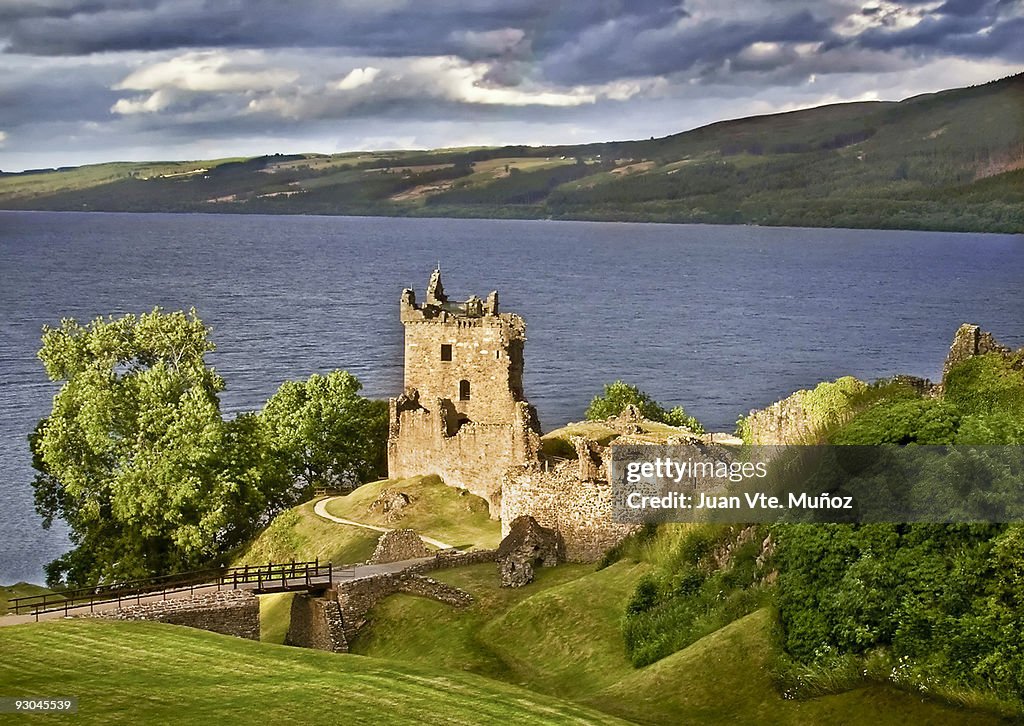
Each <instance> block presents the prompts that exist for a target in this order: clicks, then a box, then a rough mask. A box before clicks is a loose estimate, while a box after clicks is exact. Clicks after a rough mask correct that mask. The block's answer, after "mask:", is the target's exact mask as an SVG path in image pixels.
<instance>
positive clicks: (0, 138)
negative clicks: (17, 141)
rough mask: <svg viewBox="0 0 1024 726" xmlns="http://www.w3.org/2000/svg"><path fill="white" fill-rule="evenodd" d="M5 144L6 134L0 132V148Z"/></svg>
mask: <svg viewBox="0 0 1024 726" xmlns="http://www.w3.org/2000/svg"><path fill="white" fill-rule="evenodd" d="M6 143H7V132H6V131H0V146H3V145H4V144H6Z"/></svg>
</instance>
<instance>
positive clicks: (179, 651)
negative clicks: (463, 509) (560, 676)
mask: <svg viewBox="0 0 1024 726" xmlns="http://www.w3.org/2000/svg"><path fill="white" fill-rule="evenodd" d="M0 652H3V653H4V658H3V661H2V663H0V683H3V684H4V691H5V692H6V693H9V694H16V693H22V694H43V695H50V696H76V697H77V698H78V699H79V709H78V714H77V715H68V716H57V715H51V716H50V717H49V718H48V719H47V721H48V722H51V721H54V722H65V721H66V722H73V723H79V724H103V725H104V726H107V725H108V724H117V723H126V724H127V723H130V724H161V723H186V722H187V723H216V724H221V725H224V726H227V725H228V724H246V725H247V724H251V723H253V721H254V719H255V720H256V721H259V722H261V723H263V722H266V723H336V722H339V721H343V722H344V723H346V724H380V723H445V724H482V723H506V724H537V723H549V724H563V723H564V724H568V723H573V724H580V723H587V724H602V723H606V724H613V723H622V722H621V721H618V720H617V719H615V718H614V717H610V716H606V715H603V714H601V713H599V712H597V711H594V710H592V709H590V708H588V707H585V706H581V705H578V704H572V703H569V702H566V701H561V700H559V699H555V698H551V697H548V696H543V695H540V694H537V693H533V692H530V691H527V690H525V689H522V688H518V687H516V686H512V685H508V684H504V683H499V682H497V681H492V680H489V679H486V678H481V677H478V676H474V675H470V674H461V673H452V672H450V671H448V670H447V669H441V668H436V667H434V668H425V667H419V666H412V665H408V664H400V663H394V662H388V661H381V660H376V659H371V658H361V657H358V656H352V655H337V654H331V653H323V652H319V651H313V650H305V649H300V648H286V647H282V646H274V645H266V644H261V643H254V642H252V641H247V640H241V639H238V638H231V637H227V636H221V635H215V634H213V633H206V632H203V631H199V630H191V629H188V628H182V627H177V626H172V625H162V624H158V623H143V622H108V621H88V620H72V621H62V622H54V623H41V624H38V625H23V626H15V627H8V628H0ZM54 684H59V688H58V687H55V685H54ZM55 691H59V693H57V692H55Z"/></svg>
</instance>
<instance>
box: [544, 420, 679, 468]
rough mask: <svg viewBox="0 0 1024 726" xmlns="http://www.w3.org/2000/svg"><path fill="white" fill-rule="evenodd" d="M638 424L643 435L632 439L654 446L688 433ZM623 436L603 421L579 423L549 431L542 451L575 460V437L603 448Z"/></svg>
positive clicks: (644, 422) (653, 423) (632, 435)
mask: <svg viewBox="0 0 1024 726" xmlns="http://www.w3.org/2000/svg"><path fill="white" fill-rule="evenodd" d="M638 423H639V425H640V428H641V429H642V430H643V431H642V433H639V434H631V435H630V438H631V439H635V440H638V441H647V442H650V443H652V444H663V443H665V441H666V440H667V439H668V438H669V437H672V436H677V437H678V436H683V435H685V434H686V433H688V432H687V431H686V429H681V428H677V427H675V426H669V425H668V424H663V423H659V422H658V421H641V422H638ZM621 435H622V434H621V432H619V431H616V430H615V429H613V428H611V427H610V426H608V425H606V424H605V423H603V422H601V421H579V422H576V423H570V424H566V425H565V426H562V427H561V428H557V429H555V430H553V431H549V432H548V433H546V434H544V435H543V436H542V437H541V440H540V443H541V450H542V451H543V452H544V453H545V454H546V455H548V456H557V457H561V458H564V459H575V458H576V448H575V447H574V446H573V444H572V441H571V438H572V437H573V436H585V437H587V438H589V439H593V440H594V441H596V442H597V443H599V444H601V445H602V446H607V445H608V444H610V443H611V442H612V441H614V440H615V439H617V438H618V437H619V436H621Z"/></svg>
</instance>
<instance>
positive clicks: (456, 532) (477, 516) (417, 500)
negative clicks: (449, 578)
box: [327, 476, 501, 549]
mask: <svg viewBox="0 0 1024 726" xmlns="http://www.w3.org/2000/svg"><path fill="white" fill-rule="evenodd" d="M385 489H391V490H393V491H396V492H402V493H404V494H406V495H407V496H408V497H409V499H410V502H409V504H407V505H406V506H405V507H403V508H402V509H401V511H400V512H399V513H398V514H399V516H398V517H397V518H389V516H388V515H387V514H385V513H384V512H383V511H381V510H380V508H377V509H373V510H371V508H370V505H372V504H373V502H374V500H376V499H377V497H378V496H379V495H380V493H381V492H382V491H384V490H385ZM327 511H328V512H329V513H330V514H333V515H334V516H335V517H342V518H344V519H351V520H353V521H355V522H362V523H364V524H373V525H377V526H380V527H389V528H391V529H402V528H407V529H414V530H416V532H418V533H419V534H421V535H426V536H428V537H432V538H434V539H437V540H440V541H442V542H445V543H446V544H451V545H453V546H455V547H457V548H459V549H490V548H494V547H497V546H498V543H499V542H500V541H501V524H500V522H498V521H497V520H495V519H491V518H490V515H489V514H488V509H487V502H486V501H484V500H483V499H481V498H480V497H478V496H475V495H473V494H470V493H469V492H468V491H466V490H465V489H456V488H455V487H450V486H447V485H446V484H445V483H444V482H442V481H441V479H440V478H439V477H436V476H416V477H411V478H409V479H401V480H391V479H385V480H382V481H378V482H373V483H371V484H364V485H363V486H361V487H359V488H358V489H356V490H355V491H353V492H352V493H351V494H349V495H347V496H343V497H338V498H336V499H333V500H332V501H331V502H329V503H328V504H327ZM338 526H340V525H338Z"/></svg>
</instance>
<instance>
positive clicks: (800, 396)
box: [740, 376, 931, 446]
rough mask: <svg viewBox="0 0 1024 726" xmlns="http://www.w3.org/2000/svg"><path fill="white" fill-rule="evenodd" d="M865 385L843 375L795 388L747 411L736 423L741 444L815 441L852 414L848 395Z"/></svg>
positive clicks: (863, 388)
mask: <svg viewBox="0 0 1024 726" xmlns="http://www.w3.org/2000/svg"><path fill="white" fill-rule="evenodd" d="M921 382H922V385H925V386H930V385H931V384H929V383H928V382H927V381H923V380H922V381H921ZM866 388H867V384H866V383H864V382H863V381H860V380H858V379H856V378H854V377H852V376H844V377H843V378H838V379H836V380H835V381H826V382H823V383H819V384H818V385H817V386H815V387H814V388H813V389H811V390H801V391H797V392H796V393H793V394H792V395H790V396H788V397H787V398H784V399H782V400H781V401H777V402H775V403H773V404H772V405H771V406H769V407H768V408H765V409H762V410H760V411H751V412H750V413H749V414H748V415H747V416H745V417H744V418H743V420H742V422H741V423H740V434H741V436H742V438H743V441H744V442H745V443H748V444H755V445H760V446H785V445H790V444H813V443H817V442H818V440H819V439H820V438H821V435H822V433H823V432H824V431H826V430H827V429H829V428H830V427H833V426H835V425H837V424H841V423H844V422H846V421H848V420H849V419H850V418H851V417H852V416H853V414H854V411H853V409H852V408H851V407H850V406H849V400H850V397H851V396H854V395H856V394H858V393H860V392H862V391H864V390H865V389H866Z"/></svg>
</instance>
